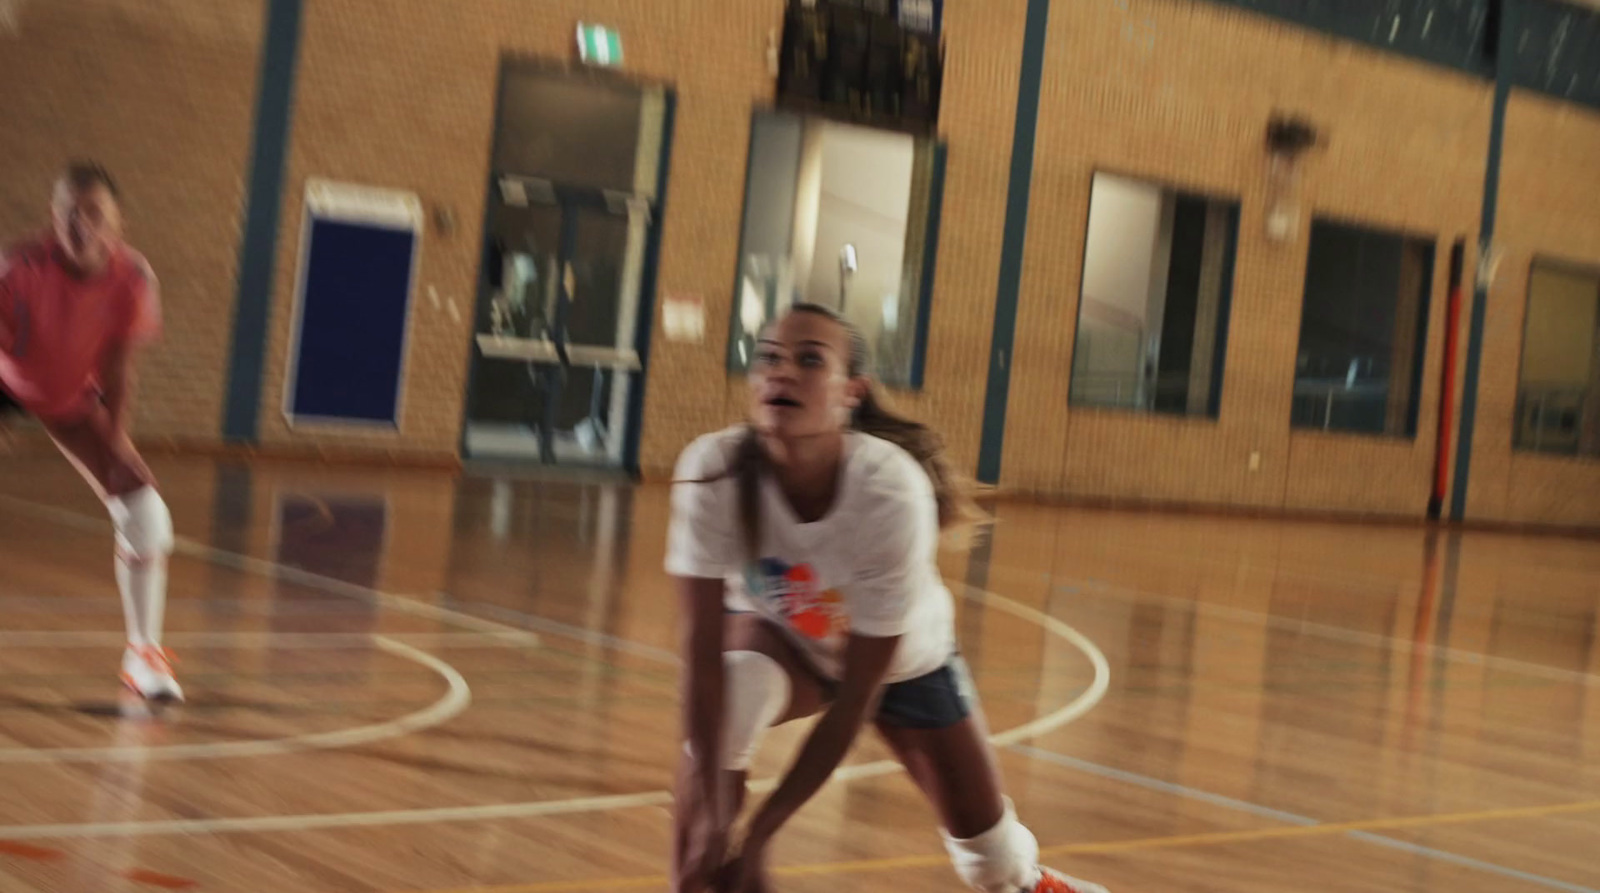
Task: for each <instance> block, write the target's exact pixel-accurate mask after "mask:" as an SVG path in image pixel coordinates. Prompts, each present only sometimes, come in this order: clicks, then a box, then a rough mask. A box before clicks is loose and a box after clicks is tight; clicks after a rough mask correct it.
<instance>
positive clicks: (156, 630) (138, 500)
mask: <svg viewBox="0 0 1600 893" xmlns="http://www.w3.org/2000/svg"><path fill="white" fill-rule="evenodd" d="M106 508H107V509H108V510H109V511H110V513H111V522H112V524H113V525H114V526H115V527H116V531H117V588H118V589H120V590H121V592H122V611H123V615H124V618H125V620H126V622H127V627H128V642H129V643H130V644H133V645H138V646H143V645H159V644H161V630H162V626H163V624H164V623H165V620H166V609H167V556H168V555H170V554H171V553H172V545H173V535H172V515H171V513H170V512H169V511H168V510H167V505H166V503H165V502H163V501H162V500H161V496H160V494H158V493H157V492H156V491H155V489H154V488H152V487H145V488H143V489H140V490H135V491H134V492H132V493H129V494H126V495H124V496H120V497H112V498H110V499H108V500H106Z"/></svg>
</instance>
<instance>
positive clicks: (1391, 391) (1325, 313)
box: [1290, 220, 1434, 437]
mask: <svg viewBox="0 0 1600 893" xmlns="http://www.w3.org/2000/svg"><path fill="white" fill-rule="evenodd" d="M1433 250H1434V246H1433V242H1432V240H1429V239H1424V238H1417V237H1414V236H1407V235H1402V234H1400V233H1392V232H1383V231H1380V230H1374V229H1368V228H1366V227H1362V226H1356V225H1352V224H1346V223H1335V222H1332V221H1328V220H1314V221H1312V224H1311V255H1310V258H1309V259H1308V260H1307V263H1306V285H1305V294H1304V298H1303V300H1302V304H1301V313H1300V352H1299V356H1298V357H1297V359H1296V362H1295V376H1294V403H1293V408H1292V409H1291V411H1290V423H1291V424H1292V425H1294V426H1295V427H1297V428H1316V429H1321V430H1324V431H1349V432H1356V433H1362V434H1376V435H1389V436H1394V437H1415V436H1416V434H1417V402H1418V397H1419V393H1420V391H1421V390H1422V364H1423V354H1424V352H1425V348H1426V346H1427V343H1428V331H1427V329H1428V295H1429V293H1430V291H1431V288H1432V282H1433Z"/></svg>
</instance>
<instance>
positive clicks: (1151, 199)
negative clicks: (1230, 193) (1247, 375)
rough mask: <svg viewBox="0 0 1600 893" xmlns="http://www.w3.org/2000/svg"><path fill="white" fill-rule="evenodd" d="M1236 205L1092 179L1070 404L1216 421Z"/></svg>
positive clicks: (1109, 178)
mask: <svg viewBox="0 0 1600 893" xmlns="http://www.w3.org/2000/svg"><path fill="white" fill-rule="evenodd" d="M1238 229H1239V205H1238V203H1237V202H1232V201H1222V200H1218V199H1213V198H1208V197H1206V196H1201V195H1193V194H1190V193H1186V192H1179V191H1177V190H1174V189H1167V188H1164V187H1162V186H1159V185H1156V184H1152V183H1145V182H1142V181H1140V180H1133V179H1129V178H1127V177H1119V176H1116V175H1113V174H1095V177H1094V188H1093V191H1092V193H1091V194H1090V197H1089V233H1088V241H1087V244H1086V246H1085V249H1084V260H1083V293H1082V296H1081V299H1080V300H1079V302H1078V330H1077V343H1076V346H1075V348H1074V350H1073V354H1072V386H1071V391H1070V394H1069V399H1070V401H1071V402H1072V404H1073V405H1077V406H1107V407H1120V408H1124V409H1133V410H1142V411H1146V412H1163V413H1174V414H1179V415H1206V416H1212V417H1215V416H1216V415H1217V411H1218V407H1219V405H1220V402H1221V396H1222V367H1223V363H1222V361H1223V356H1224V354H1225V353H1226V346H1227V329H1228V305H1229V296H1230V293H1231V290H1232V287H1233V282H1232V280H1233V254H1234V246H1235V242H1236V240H1237V236H1238Z"/></svg>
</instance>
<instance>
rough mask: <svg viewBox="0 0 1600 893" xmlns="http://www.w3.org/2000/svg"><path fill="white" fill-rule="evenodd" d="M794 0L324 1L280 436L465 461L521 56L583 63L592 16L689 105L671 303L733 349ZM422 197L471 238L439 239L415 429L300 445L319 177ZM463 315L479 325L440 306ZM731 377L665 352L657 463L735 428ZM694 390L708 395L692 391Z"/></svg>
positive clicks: (408, 385) (266, 411)
mask: <svg viewBox="0 0 1600 893" xmlns="http://www.w3.org/2000/svg"><path fill="white" fill-rule="evenodd" d="M780 10H781V3H779V2H777V0H761V2H751V0H707V2H699V3H693V4H680V3H659V2H646V0H612V2H587V3H583V2H573V0H564V2H540V3H535V4H529V3H525V2H515V0H474V2H473V3H470V4H448V3H438V2H435V0H321V2H317V3H311V4H308V5H307V9H306V18H305V34H304V38H303V42H302V62H301V69H300V79H299V84H298V91H297V96H296V118H295V127H294V137H293V148H292V151H291V154H290V164H289V177H288V187H287V195H285V197H284V212H285V213H284V231H283V238H282V240H281V242H280V245H279V253H278V266H277V271H278V273H277V275H278V279H277V283H276V287H275V298H274V312H273V318H272V328H271V339H270V342H269V346H268V372H267V375H266V381H267V387H266V390H265V393H264V395H263V404H262V414H261V420H262V439H263V441H264V442H266V443H269V444H281V443H290V442H297V441H298V442H304V441H308V440H309V441H314V442H318V443H335V444H341V445H361V446H366V447H377V448H387V449H393V450H401V451H422V452H439V453H450V454H454V453H455V452H456V449H457V443H458V439H459V432H460V426H461V421H462V414H463V405H462V404H463V398H464V396H465V382H466V375H467V369H468V363H469V358H470V352H469V348H470V335H471V332H470V322H471V318H472V313H471V308H472V306H473V302H474V301H475V299H476V281H477V265H478V258H479V252H480V246H481V224H482V208H483V201H484V198H485V196H484V188H485V184H486V182H487V177H488V158H489V145H490V140H491V136H492V130H493V126H494V112H495V84H496V78H497V74H498V71H499V63H500V58H501V54H502V53H503V52H513V53H519V54H529V55H537V56H542V57H547V58H552V59H567V58H569V57H570V56H571V53H572V47H571V44H572V39H573V38H572V34H573V27H574V25H575V24H576V23H577V22H578V21H579V20H580V19H581V20H587V21H593V22H598V23H604V24H607V25H610V26H614V27H616V28H618V29H620V30H621V32H622V35H623V40H624V53H625V58H626V62H627V64H626V67H625V71H626V73H627V74H629V75H632V76H635V77H638V78H642V79H648V80H652V81H657V82H664V83H669V84H672V85H674V86H675V87H676V89H677V91H678V114H677V122H676V134H675V140H674V146H673V168H672V178H671V181H670V183H669V198H668V201H669V206H668V209H667V216H666V228H665V230H664V232H663V250H662V262H661V269H660V286H661V290H662V291H663V292H674V291H677V292H691V293H699V294H703V295H705V296H706V299H707V303H708V317H709V319H710V320H711V322H712V330H711V332H710V333H709V335H708V345H714V344H721V343H723V342H722V340H721V339H723V338H724V337H725V335H726V331H725V326H726V317H727V312H728V300H729V291H730V284H729V282H728V281H727V279H728V272H729V271H731V270H732V269H734V254H735V252H736V250H737V244H738V221H739V216H740V208H741V206H742V202H743V184H744V178H743V171H744V161H745V159H744V154H745V152H744V148H745V146H746V144H747V141H748V134H749V120H750V117H749V116H750V109H751V108H752V106H753V105H754V104H755V103H756V102H757V101H758V100H759V99H760V97H761V96H763V95H764V94H765V93H767V92H769V91H770V87H769V84H770V80H769V78H768V77H767V75H766V53H765V48H766V38H767V33H768V30H769V29H771V28H772V27H774V26H776V25H777V23H778V21H779V13H780ZM311 176H317V177H329V178H333V179H340V180H348V181H352V182H357V183H365V184H371V185H377V186H389V187H395V188H402V189H408V190H413V191H416V192H418V193H419V194H420V195H421V196H422V197H423V199H424V200H425V201H426V202H427V203H428V204H429V205H430V207H432V206H442V207H445V208H448V209H449V210H451V211H453V212H455V214H456V216H457V218H458V219H459V221H460V224H459V229H458V230H457V231H456V233H455V235H453V236H449V237H444V236H441V235H439V234H437V233H435V232H429V233H428V234H427V236H426V237H425V239H424V242H423V248H422V252H423V254H422V263H421V278H420V280H419V292H418V297H417V303H416V305H415V308H416V309H415V313H414V315H413V318H412V321H411V332H410V337H411V342H410V343H411V348H410V356H409V357H408V358H407V367H406V381H405V392H404V398H403V410H402V411H403V421H402V428H401V431H400V433H399V435H398V436H396V435H393V434H387V435H386V434H371V433H347V432H340V431H336V430H324V431H297V432H291V431H290V430H289V429H288V427H287V426H286V424H285V422H284V419H283V413H282V406H283V381H284V369H285V366H286V363H287V358H288V351H289V342H290V317H291V313H290V309H291V305H292V297H293V286H294V282H293V280H294V274H295V267H296V263H297V260H298V258H297V255H298V250H299V246H298V240H297V238H296V237H295V235H296V234H297V233H298V231H299V227H300V225H301V217H302V215H301V206H302V192H303V189H304V184H305V181H306V178H307V177H311ZM430 288H436V289H437V291H438V293H439V295H440V298H441V301H454V302H455V303H456V304H457V306H458V307H459V309H460V313H461V321H460V322H456V321H454V320H452V319H451V318H450V317H449V315H448V314H447V313H446V312H445V311H444V310H442V309H436V308H435V307H433V306H432V304H431V303H430V302H429V301H428V299H427V297H426V295H427V293H428V289H430ZM724 378H725V375H724V374H723V372H722V367H721V353H720V352H719V351H716V350H714V349H711V348H710V347H707V348H704V349H701V348H689V347H681V346H678V345H673V344H665V343H658V344H657V345H656V349H655V352H654V355H653V357H652V368H651V381H650V394H651V398H650V400H649V403H648V405H647V408H646V422H645V424H646V431H648V432H649V439H648V441H647V443H646V449H645V458H646V461H656V462H659V461H662V459H663V457H667V456H669V455H670V454H671V453H672V452H673V451H674V450H675V449H676V446H677V444H678V443H679V442H681V441H682V440H683V439H684V438H687V437H688V436H689V432H692V431H698V430H704V429H707V428H710V427H712V426H714V425H715V424H717V423H718V422H719V421H720V419H721V400H722V395H721V393H720V390H719V389H718V388H717V387H712V388H706V387H705V386H704V383H706V382H721V381H722V380H724ZM691 383H694V384H696V385H698V386H690V385H691Z"/></svg>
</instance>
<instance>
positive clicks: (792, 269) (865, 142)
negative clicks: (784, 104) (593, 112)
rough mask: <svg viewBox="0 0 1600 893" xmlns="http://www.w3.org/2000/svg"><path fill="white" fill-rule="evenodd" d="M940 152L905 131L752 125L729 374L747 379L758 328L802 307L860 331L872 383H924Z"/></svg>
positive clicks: (770, 121)
mask: <svg viewBox="0 0 1600 893" xmlns="http://www.w3.org/2000/svg"><path fill="white" fill-rule="evenodd" d="M942 151H943V150H942V148H941V147H940V146H939V145H938V144H937V143H935V142H933V141H932V140H926V139H918V138H916V137H913V136H910V135H907V134H902V133H896V132H891V131H885V130H875V129H871V128H866V127H858V126H852V125H847V124H839V123H835V122H833V121H828V120H824V119H821V118H815V117H808V116H803V115H797V114H789V113H784V112H758V113H757V114H756V115H755V118H754V121H753V123H752V132H751V138H750V168H749V173H748V176H747V181H746V185H745V209H744V232H743V236H742V242H741V246H740V253H739V273H738V281H737V282H736V284H735V291H734V297H733V323H732V326H731V332H730V337H729V344H728V367H729V368H730V369H732V370H734V371H736V372H743V371H745V370H747V369H748V368H749V365H750V358H751V356H752V354H753V350H754V346H755V341H756V338H757V337H758V336H759V335H760V332H761V327H762V326H764V325H765V324H766V323H767V321H768V320H770V319H772V318H774V317H776V316H778V315H779V314H781V313H782V312H783V310H784V309H785V308H787V307H788V306H789V305H790V304H792V303H794V302H795V301H805V302H809V303H813V304H822V305H825V306H828V307H832V308H834V309H836V310H841V311H842V312H843V313H844V315H845V316H846V317H848V318H849V319H850V321H851V322H853V323H855V324H856V325H857V326H858V327H860V329H861V331H862V333H863V334H864V335H866V338H867V343H868V344H869V345H871V347H872V350H873V355H874V360H875V363H876V369H875V370H874V371H875V373H876V375H877V377H878V378H879V379H881V380H882V381H884V382H886V383H888V384H893V385H909V386H912V387H917V386H920V385H921V380H920V379H921V359H920V357H921V351H922V344H921V338H922V336H921V335H920V334H919V332H922V331H925V329H923V328H921V327H920V326H921V324H922V322H923V319H922V316H923V314H924V312H925V307H926V299H927V296H928V293H929V290H930V289H931V287H932V284H933V283H932V281H931V280H932V275H931V273H932V252H933V242H934V240H935V239H936V237H937V231H936V230H937V223H936V222H937V215H938V204H939V196H940V186H941V181H942V167H943V158H942Z"/></svg>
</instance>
